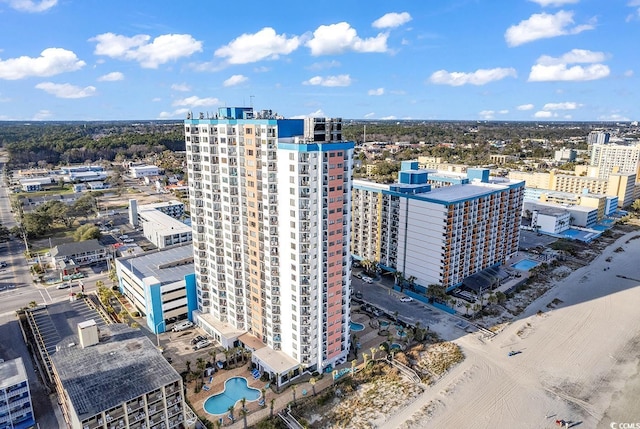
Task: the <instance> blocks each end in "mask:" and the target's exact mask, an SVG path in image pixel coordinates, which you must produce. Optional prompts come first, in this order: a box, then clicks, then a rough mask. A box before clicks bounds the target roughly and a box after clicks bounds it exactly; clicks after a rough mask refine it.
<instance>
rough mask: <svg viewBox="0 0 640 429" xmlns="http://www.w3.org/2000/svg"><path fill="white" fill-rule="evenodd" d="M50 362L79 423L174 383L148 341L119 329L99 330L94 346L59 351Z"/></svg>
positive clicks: (174, 377) (123, 327)
mask: <svg viewBox="0 0 640 429" xmlns="http://www.w3.org/2000/svg"><path fill="white" fill-rule="evenodd" d="M65 344H66V343H65ZM52 362H53V365H54V367H55V369H56V373H57V374H58V377H59V379H60V381H61V383H62V386H63V388H64V389H65V391H66V392H67V394H68V396H69V400H70V401H71V403H72V404H73V407H74V409H75V411H76V413H77V414H78V418H79V419H80V420H84V419H86V418H89V417H91V416H94V415H96V414H98V413H100V412H102V411H106V410H109V409H111V408H113V407H115V406H117V405H119V404H122V403H123V402H126V401H129V400H132V399H134V398H137V397H139V396H140V395H142V394H144V393H147V392H151V391H153V390H155V389H159V388H160V387H162V386H165V385H167V384H169V383H172V382H177V381H179V380H180V375H179V374H178V373H177V372H176V370H175V369H174V368H173V367H172V366H171V365H170V364H169V363H168V362H167V360H166V359H165V358H164V357H163V356H162V354H161V353H160V351H158V349H157V348H156V347H155V345H154V344H153V342H152V341H151V340H150V339H149V338H147V337H146V336H145V335H144V334H143V333H142V332H140V330H139V329H133V328H130V327H129V326H127V325H125V324H115V325H108V326H105V327H103V328H102V329H101V330H100V342H99V343H98V344H94V345H92V346H89V347H86V348H82V347H80V346H79V345H76V346H73V347H63V348H61V349H60V350H59V351H58V352H57V353H56V354H55V355H53V356H52Z"/></svg>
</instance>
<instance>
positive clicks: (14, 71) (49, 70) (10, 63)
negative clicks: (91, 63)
mask: <svg viewBox="0 0 640 429" xmlns="http://www.w3.org/2000/svg"><path fill="white" fill-rule="evenodd" d="M85 64H86V63H85V62H84V61H82V60H79V59H78V57H77V56H76V54H75V53H73V52H72V51H67V50H66V49H62V48H47V49H45V50H44V51H42V52H41V53H40V56H39V57H37V58H31V57H26V56H24V57H18V58H10V59H8V60H0V79H6V80H16V79H23V78H25V77H31V76H39V77H46V76H54V75H57V74H60V73H65V72H70V71H76V70H79V69H81V68H82V67H84V66H85Z"/></svg>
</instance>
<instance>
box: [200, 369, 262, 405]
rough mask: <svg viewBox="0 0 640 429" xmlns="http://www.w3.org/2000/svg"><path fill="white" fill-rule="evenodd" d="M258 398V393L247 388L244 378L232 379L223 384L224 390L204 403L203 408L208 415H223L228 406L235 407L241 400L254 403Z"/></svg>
mask: <svg viewBox="0 0 640 429" xmlns="http://www.w3.org/2000/svg"><path fill="white" fill-rule="evenodd" d="M259 397H260V391H259V390H258V389H254V388H253V387H249V383H247V379H246V378H244V377H232V378H230V379H228V380H227V381H225V382H224V390H223V391H222V392H220V393H217V394H215V395H213V396H210V397H209V398H207V400H206V401H204V405H203V408H204V410H205V411H206V412H207V413H209V414H224V413H226V412H227V410H228V409H229V407H230V406H232V405H235V404H236V403H237V402H238V401H240V400H241V399H242V398H246V399H247V401H255V400H256V399H258V398H259Z"/></svg>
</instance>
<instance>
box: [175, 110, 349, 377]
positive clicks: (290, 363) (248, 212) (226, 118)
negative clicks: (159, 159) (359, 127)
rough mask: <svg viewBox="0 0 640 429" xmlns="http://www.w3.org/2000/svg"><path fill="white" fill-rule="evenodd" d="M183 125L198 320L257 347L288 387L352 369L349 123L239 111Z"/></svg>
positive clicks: (264, 367)
mask: <svg viewBox="0 0 640 429" xmlns="http://www.w3.org/2000/svg"><path fill="white" fill-rule="evenodd" d="M184 126H185V140H186V147H187V168H188V174H189V187H190V189H189V198H190V206H191V219H192V227H193V242H194V261H195V267H196V277H197V284H198V309H197V310H196V311H194V315H195V316H194V318H195V321H196V323H197V324H198V325H200V326H201V327H202V328H203V329H205V330H206V331H207V332H208V333H209V334H210V335H212V336H214V337H215V338H216V339H218V340H219V341H220V342H221V343H222V344H234V343H242V344H244V345H245V346H246V347H248V348H251V349H252V350H253V359H254V362H255V363H256V364H257V366H258V368H259V369H260V370H261V371H266V372H268V373H270V374H271V375H272V379H274V381H275V382H277V383H278V384H279V383H282V382H283V381H286V379H287V376H286V374H287V372H288V371H290V370H293V371H294V372H295V373H296V374H297V373H298V370H299V367H301V366H302V367H304V368H307V369H309V370H311V371H313V370H317V371H323V370H325V369H326V368H328V367H332V366H333V365H335V364H336V363H339V362H344V361H345V360H346V356H347V353H348V351H349V341H350V336H349V292H350V286H351V285H350V278H351V276H350V273H351V271H350V263H349V262H350V255H349V245H350V213H351V204H350V201H351V198H350V195H351V185H352V178H351V176H352V170H353V148H354V143H353V142H344V141H342V132H341V131H342V121H341V119H339V118H331V119H330V118H326V119H325V118H307V119H304V120H302V119H284V118H282V117H280V116H278V115H277V114H274V113H273V112H271V111H266V110H264V111H260V112H255V111H254V110H253V109H252V108H242V107H238V108H221V109H219V111H218V114H217V115H216V116H215V117H214V118H210V119H204V117H203V115H200V118H199V119H187V120H186V121H185V124H184ZM241 337H242V338H241ZM283 374H284V376H283Z"/></svg>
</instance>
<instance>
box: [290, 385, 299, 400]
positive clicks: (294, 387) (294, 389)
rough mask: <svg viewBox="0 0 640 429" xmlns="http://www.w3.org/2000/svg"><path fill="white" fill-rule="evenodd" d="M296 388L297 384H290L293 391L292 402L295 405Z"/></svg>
mask: <svg viewBox="0 0 640 429" xmlns="http://www.w3.org/2000/svg"><path fill="white" fill-rule="evenodd" d="M297 388H298V386H296V385H295V384H294V385H293V386H291V390H292V391H293V404H294V405H295V403H296V389H297Z"/></svg>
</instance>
